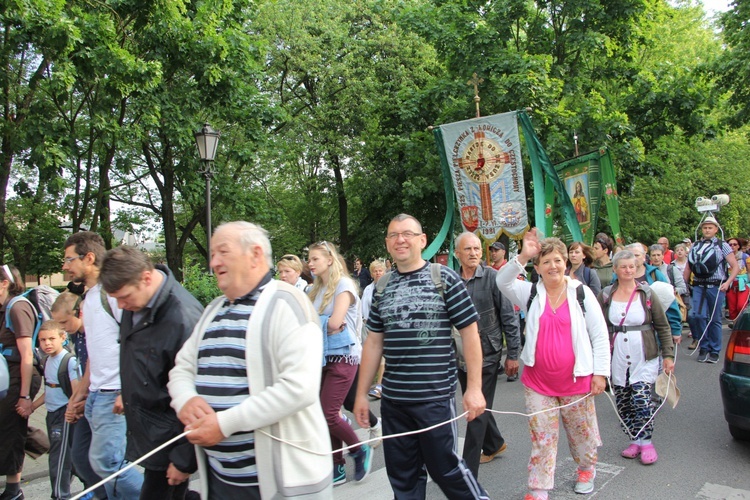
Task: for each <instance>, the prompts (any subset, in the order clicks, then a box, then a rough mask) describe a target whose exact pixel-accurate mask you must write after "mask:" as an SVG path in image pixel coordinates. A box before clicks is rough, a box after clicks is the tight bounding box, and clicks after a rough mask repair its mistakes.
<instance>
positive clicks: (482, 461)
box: [479, 443, 508, 464]
mask: <svg viewBox="0 0 750 500" xmlns="http://www.w3.org/2000/svg"><path fill="white" fill-rule="evenodd" d="M507 449H508V444H507V443H503V445H502V446H501V447H500V448H498V450H497V451H496V452H495V453H492V454H490V455H485V454H484V453H482V456H480V457H479V463H480V464H486V463H489V462H492V461H493V460H494V459H495V457H496V456H498V455H502V454H503V453H504V452H505V450H507Z"/></svg>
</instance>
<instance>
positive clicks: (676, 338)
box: [672, 335, 682, 345]
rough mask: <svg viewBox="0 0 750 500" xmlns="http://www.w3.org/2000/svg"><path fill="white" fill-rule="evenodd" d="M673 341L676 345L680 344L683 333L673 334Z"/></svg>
mask: <svg viewBox="0 0 750 500" xmlns="http://www.w3.org/2000/svg"><path fill="white" fill-rule="evenodd" d="M672 342H673V343H674V345H680V342H682V335H672Z"/></svg>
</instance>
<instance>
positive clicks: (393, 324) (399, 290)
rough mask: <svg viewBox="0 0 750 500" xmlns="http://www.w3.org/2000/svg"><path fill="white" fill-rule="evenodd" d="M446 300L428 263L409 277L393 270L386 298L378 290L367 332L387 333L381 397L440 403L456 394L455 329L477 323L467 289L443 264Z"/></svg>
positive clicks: (394, 399)
mask: <svg viewBox="0 0 750 500" xmlns="http://www.w3.org/2000/svg"><path fill="white" fill-rule="evenodd" d="M440 274H441V277H442V281H443V283H444V284H445V293H444V295H445V299H443V297H441V296H440V292H439V291H438V290H437V288H436V287H435V283H434V282H433V281H432V275H431V273H430V263H429V262H428V263H426V264H425V266H424V267H422V268H421V269H418V270H416V271H413V272H410V273H399V272H398V271H395V272H394V273H393V274H392V275H391V277H390V279H389V280H388V285H387V286H386V288H385V290H383V293H382V294H378V293H377V292H375V296H374V297H373V304H372V308H371V309H370V316H369V318H368V320H367V328H368V329H369V330H371V331H373V332H381V333H383V356H384V357H385V373H384V375H383V397H384V398H386V399H389V400H392V401H402V402H426V401H439V400H443V399H447V398H451V397H453V396H454V394H455V392H456V361H455V353H454V350H453V345H452V343H451V325H453V326H455V327H456V328H457V329H459V330H460V329H462V328H465V327H467V326H469V325H471V324H472V323H474V322H476V321H478V320H479V315H478V314H477V312H476V310H475V309H474V305H473V303H472V302H471V298H470V297H469V294H468V292H467V291H466V287H465V286H464V283H463V281H461V278H460V277H459V276H458V274H456V273H455V272H454V271H453V270H451V269H449V268H447V267H445V266H441V269H440Z"/></svg>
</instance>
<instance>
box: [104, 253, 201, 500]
mask: <svg viewBox="0 0 750 500" xmlns="http://www.w3.org/2000/svg"><path fill="white" fill-rule="evenodd" d="M100 281H101V284H102V286H103V287H104V290H105V291H106V292H107V293H108V294H109V296H110V297H112V298H114V299H116V300H117V305H118V306H119V307H120V309H122V320H121V321H120V379H121V383H122V400H123V403H124V413H125V421H126V423H127V427H128V439H127V447H126V449H125V458H126V459H127V460H130V461H135V460H137V459H138V458H139V457H141V456H143V455H145V454H146V453H148V452H149V451H151V450H153V449H154V448H157V447H158V446H160V445H161V444H163V443H164V442H166V441H168V440H170V439H172V438H173V437H175V436H177V435H179V434H182V432H183V426H182V424H181V423H180V421H179V420H178V419H177V415H176V414H175V412H174V410H173V409H172V408H170V406H169V403H170V401H171V399H170V397H169V393H168V392H167V380H168V377H169V370H171V369H172V367H173V366H174V359H175V357H176V356H177V352H178V351H179V350H180V348H181V347H182V345H183V344H184V343H185V341H186V340H187V339H188V338H189V337H190V334H191V333H192V332H193V328H195V325H196V323H197V322H198V319H199V318H200V316H201V313H202V312H203V306H201V304H200V303H199V302H198V301H197V300H196V299H195V297H193V296H192V295H190V292H188V291H187V290H185V289H184V288H183V287H182V285H180V284H179V283H178V282H177V280H175V278H174V275H173V274H172V272H171V271H170V270H169V269H168V268H167V267H166V266H163V265H157V266H154V264H153V263H152V262H151V259H150V258H149V256H148V255H146V254H145V253H143V252H142V251H140V250H138V249H137V248H135V247H131V246H120V247H117V248H114V249H112V250H110V251H109V252H107V254H106V255H105V257H104V261H103V262H102V271H101V277H100ZM141 465H142V466H143V468H144V473H143V487H142V488H141V496H140V500H172V499H182V498H184V497H185V493H186V492H187V489H188V479H189V478H190V475H191V474H192V473H193V472H195V470H196V468H197V466H196V463H195V450H194V448H193V446H192V445H191V444H190V443H188V442H187V440H185V439H184V438H183V439H181V440H179V441H177V442H176V443H173V444H172V445H170V446H169V447H167V448H165V449H163V450H161V451H159V452H158V453H156V454H154V455H152V456H150V457H149V458H147V459H146V460H145V461H144V462H142V464H141Z"/></svg>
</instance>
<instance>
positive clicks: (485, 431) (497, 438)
mask: <svg viewBox="0 0 750 500" xmlns="http://www.w3.org/2000/svg"><path fill="white" fill-rule="evenodd" d="M455 249H456V250H455V252H456V257H457V258H458V260H459V262H460V263H461V268H460V269H459V274H460V275H461V279H462V280H463V282H464V284H465V285H466V290H467V291H468V292H469V297H471V301H472V302H473V303H474V307H475V308H476V310H477V313H479V323H478V327H479V338H480V340H481V343H482V357H483V360H482V394H484V399H485V401H486V402H487V408H492V402H493V401H494V399H495V388H496V387H497V373H498V371H499V363H500V360H501V358H502V356H503V331H504V332H505V338H506V340H507V343H508V355H507V357H506V359H505V373H506V374H507V375H508V377H509V378H510V377H514V376H515V375H516V373H517V372H518V354H519V350H520V347H521V333H520V331H519V328H518V318H517V316H516V314H515V311H514V310H513V304H512V303H511V302H510V301H509V300H508V299H506V298H504V297H503V296H502V294H501V293H500V289H499V288H498V287H497V285H495V276H496V275H497V272H496V271H495V270H494V269H492V268H491V267H486V266H484V265H482V243H481V241H479V238H477V236H476V235H475V234H474V233H469V232H464V233H461V234H460V235H459V236H458V237H457V238H456V242H455ZM458 381H459V382H460V384H461V390H462V391H465V390H466V366H465V364H464V363H462V362H461V360H460V359H459V363H458ZM507 447H508V446H507V444H506V443H505V439H504V438H503V436H502V434H501V433H500V429H498V427H497V423H496V422H495V417H494V416H493V415H492V414H491V413H490V412H485V413H483V414H481V415H479V416H478V417H477V418H475V419H474V420H472V421H471V422H469V423H468V424H467V426H466V440H465V441H464V452H463V457H464V460H466V465H467V466H468V467H469V470H471V472H473V473H474V475H475V476H477V475H478V473H479V464H480V463H483V464H484V463H489V462H491V461H492V460H493V459H494V458H495V457H496V456H497V455H499V454H501V453H503V452H504V451H505V450H506V449H507ZM480 455H481V456H480Z"/></svg>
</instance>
